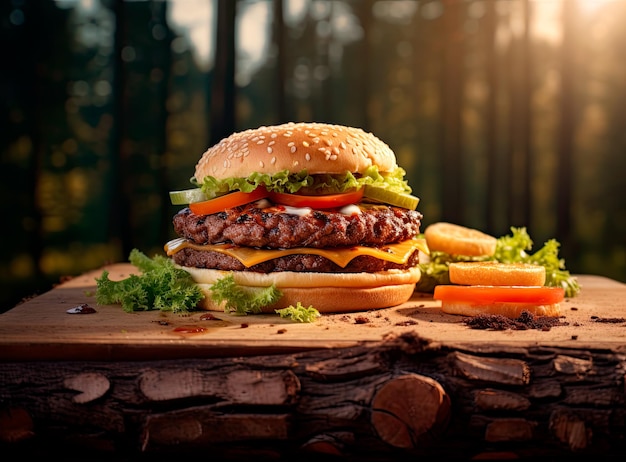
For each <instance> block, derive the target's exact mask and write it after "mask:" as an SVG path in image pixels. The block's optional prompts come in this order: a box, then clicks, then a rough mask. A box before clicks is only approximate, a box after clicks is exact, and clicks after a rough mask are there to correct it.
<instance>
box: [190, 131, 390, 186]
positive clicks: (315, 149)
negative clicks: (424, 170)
mask: <svg viewBox="0 0 626 462" xmlns="http://www.w3.org/2000/svg"><path fill="white" fill-rule="evenodd" d="M372 165H376V166H377V167H378V170H379V171H380V172H389V171H392V170H393V169H395V168H396V167H397V162H396V156H395V154H394V153H393V151H392V150H391V149H390V148H389V146H388V145H387V144H385V143H384V142H383V141H381V140H380V139H378V138H377V137H376V136H374V135H373V134H371V133H366V132H364V131H363V130H361V129H360V128H354V127H344V126H341V125H330V124H323V123H293V122H290V123H286V124H283V125H275V126H268V127H260V128H256V129H250V130H246V131H243V132H239V133H235V134H233V135H231V136H229V137H228V138H224V139H223V140H222V141H220V142H219V143H217V144H216V145H215V146H212V147H211V148H209V149H208V150H207V151H206V152H205V153H204V154H203V156H202V158H201V159H200V161H199V162H198V164H197V165H196V171H195V178H196V180H198V182H200V183H202V180H203V179H204V177H205V176H212V177H215V178H217V179H220V180H223V179H225V178H245V177H247V176H248V175H250V173H252V172H259V173H268V174H272V173H276V172H280V171H282V170H289V171H290V172H299V171H301V170H304V169H306V170H307V172H308V173H309V174H312V175H313V174H321V173H331V174H333V173H337V174H342V173H345V172H346V171H349V172H353V173H357V172H363V171H364V170H365V169H366V168H368V167H370V166H372Z"/></svg>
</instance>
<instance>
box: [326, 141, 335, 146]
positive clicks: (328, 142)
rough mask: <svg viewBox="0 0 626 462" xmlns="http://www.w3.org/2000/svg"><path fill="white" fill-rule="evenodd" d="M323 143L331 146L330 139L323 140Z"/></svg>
mask: <svg viewBox="0 0 626 462" xmlns="http://www.w3.org/2000/svg"><path fill="white" fill-rule="evenodd" d="M324 143H325V144H326V146H332V145H333V142H332V141H330V140H324Z"/></svg>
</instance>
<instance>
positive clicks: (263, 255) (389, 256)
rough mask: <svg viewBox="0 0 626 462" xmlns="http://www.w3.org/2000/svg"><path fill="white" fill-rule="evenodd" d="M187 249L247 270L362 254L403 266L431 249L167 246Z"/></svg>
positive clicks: (344, 260) (403, 245) (414, 242)
mask: <svg viewBox="0 0 626 462" xmlns="http://www.w3.org/2000/svg"><path fill="white" fill-rule="evenodd" d="M184 248H191V249H195V250H200V251H212V252H220V253H223V254H226V255H229V256H231V257H233V258H236V259H237V260H239V261H240V262H241V263H242V264H243V265H244V266H246V267H250V266H253V265H257V264H259V263H263V262H264V261H268V260H272V259H274V258H279V257H284V256H287V255H296V254H308V255H320V256H322V257H324V258H327V259H329V260H331V261H332V262H334V263H335V264H337V265H339V266H341V267H342V268H343V267H345V266H346V265H347V264H348V263H350V261H351V260H352V259H354V258H356V257H358V256H360V255H369V256H372V257H375V258H378V259H380V260H386V261H390V262H393V263H400V264H402V263H406V262H407V260H408V259H409V257H410V256H411V254H412V253H413V252H414V251H415V250H421V251H422V252H425V253H428V248H427V247H426V241H425V240H424V239H409V240H407V241H403V242H398V243H396V244H386V245H385V246H383V247H381V248H375V247H366V246H362V245H359V246H354V247H341V248H333V249H313V248H308V247H296V248H293V249H276V250H274V249H271V250H268V249H255V248H251V247H239V246H236V245H233V244H213V245H198V244H194V243H193V242H190V241H188V240H187V239H183V238H178V239H174V240H171V241H170V242H168V243H167V244H165V251H166V252H167V255H168V256H172V255H174V254H175V253H176V252H179V251H180V250H182V249H184Z"/></svg>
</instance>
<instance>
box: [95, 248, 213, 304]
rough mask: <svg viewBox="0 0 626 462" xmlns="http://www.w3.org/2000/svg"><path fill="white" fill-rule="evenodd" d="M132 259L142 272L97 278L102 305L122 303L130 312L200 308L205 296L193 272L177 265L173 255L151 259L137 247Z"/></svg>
mask: <svg viewBox="0 0 626 462" xmlns="http://www.w3.org/2000/svg"><path fill="white" fill-rule="evenodd" d="M129 261H130V262H131V263H132V264H133V265H134V266H136V267H137V268H138V269H139V270H140V272H141V274H132V275H130V276H129V277H128V278H126V279H122V280H120V281H112V280H111V279H109V272H108V271H106V270H105V271H103V272H102V275H101V276H100V277H99V278H96V302H97V303H99V304H101V305H115V304H120V305H122V308H123V309H124V311H126V312H133V311H148V310H161V311H172V312H174V313H186V312H188V311H192V310H194V309H196V307H197V305H198V302H199V301H200V300H202V298H203V297H204V296H203V294H202V292H201V291H200V288H199V287H198V285H197V284H196V283H195V282H194V281H193V279H192V278H191V275H190V274H189V273H188V272H186V271H184V270H182V269H180V268H177V267H175V266H174V263H173V262H172V260H170V259H169V258H166V257H163V256H160V255H156V256H155V257H154V258H149V257H148V256H146V255H145V254H144V253H142V252H140V251H139V250H137V249H133V250H132V251H131V253H130V256H129Z"/></svg>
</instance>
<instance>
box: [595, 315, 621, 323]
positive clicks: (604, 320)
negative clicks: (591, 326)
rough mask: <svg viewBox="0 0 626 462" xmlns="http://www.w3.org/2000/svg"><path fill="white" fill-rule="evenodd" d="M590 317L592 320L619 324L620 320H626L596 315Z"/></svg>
mask: <svg viewBox="0 0 626 462" xmlns="http://www.w3.org/2000/svg"><path fill="white" fill-rule="evenodd" d="M591 319H592V320H593V321H594V322H605V323H607V324H619V323H621V322H626V318H600V317H598V316H591Z"/></svg>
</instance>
